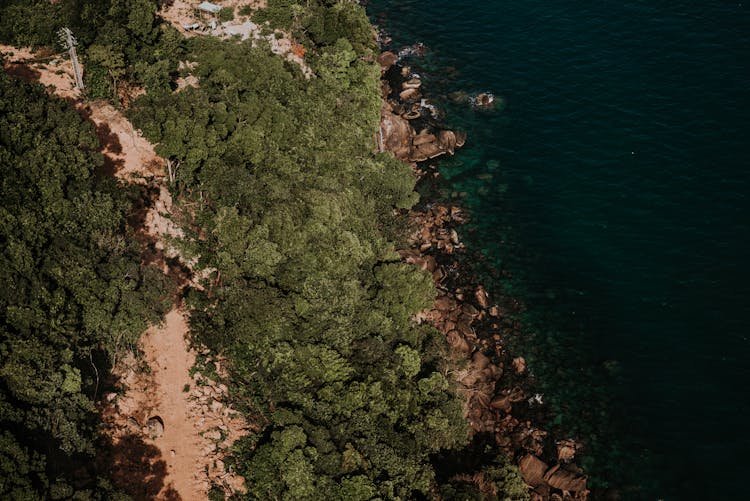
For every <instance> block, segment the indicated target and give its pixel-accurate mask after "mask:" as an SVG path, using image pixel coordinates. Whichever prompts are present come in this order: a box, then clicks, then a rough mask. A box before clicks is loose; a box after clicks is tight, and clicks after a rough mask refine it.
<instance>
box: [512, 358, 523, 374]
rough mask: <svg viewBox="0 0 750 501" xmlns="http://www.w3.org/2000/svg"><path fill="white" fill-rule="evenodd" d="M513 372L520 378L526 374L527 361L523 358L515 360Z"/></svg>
mask: <svg viewBox="0 0 750 501" xmlns="http://www.w3.org/2000/svg"><path fill="white" fill-rule="evenodd" d="M513 370H514V371H516V374H518V375H519V376H520V375H521V374H523V373H524V372H526V359H525V358H523V357H516V358H514V359H513Z"/></svg>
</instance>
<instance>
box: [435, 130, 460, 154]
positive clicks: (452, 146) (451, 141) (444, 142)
mask: <svg viewBox="0 0 750 501" xmlns="http://www.w3.org/2000/svg"><path fill="white" fill-rule="evenodd" d="M438 139H439V141H440V146H441V147H442V148H443V149H444V150H445V151H447V152H448V153H450V154H451V155H453V153H454V152H455V151H456V134H455V133H454V132H453V131H452V130H441V131H440V132H439V133H438Z"/></svg>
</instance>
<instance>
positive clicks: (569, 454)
mask: <svg viewBox="0 0 750 501" xmlns="http://www.w3.org/2000/svg"><path fill="white" fill-rule="evenodd" d="M575 455H576V443H575V442H574V441H573V440H560V441H559V442H557V459H558V460H559V461H570V460H572V459H573V458H574V457H575Z"/></svg>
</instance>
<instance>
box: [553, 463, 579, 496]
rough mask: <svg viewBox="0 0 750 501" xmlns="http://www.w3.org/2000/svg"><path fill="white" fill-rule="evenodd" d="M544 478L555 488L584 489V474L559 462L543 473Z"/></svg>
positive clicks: (572, 490)
mask: <svg viewBox="0 0 750 501" xmlns="http://www.w3.org/2000/svg"><path fill="white" fill-rule="evenodd" d="M544 480H545V481H546V482H547V483H548V484H549V485H550V486H551V487H554V488H555V489H560V490H562V491H571V492H578V491H584V490H586V480H587V478H586V475H584V474H583V473H581V472H580V470H578V469H577V468H575V467H574V466H572V465H570V466H568V465H566V466H563V467H561V466H560V465H559V464H557V465H555V466H553V467H552V468H550V469H549V471H547V472H546V473H545V474H544Z"/></svg>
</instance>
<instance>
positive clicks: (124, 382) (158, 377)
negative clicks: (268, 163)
mask: <svg viewBox="0 0 750 501" xmlns="http://www.w3.org/2000/svg"><path fill="white" fill-rule="evenodd" d="M0 52H3V53H4V54H5V55H6V58H5V68H4V69H5V70H6V71H7V72H8V73H11V74H13V75H15V76H18V77H19V78H23V79H25V80H29V81H38V82H40V83H42V84H44V85H45V86H47V88H48V90H49V91H50V92H51V93H54V94H56V95H58V96H60V97H63V98H66V99H69V100H71V102H73V103H74V105H75V106H76V109H77V110H78V111H79V113H80V114H81V115H82V116H83V117H84V118H86V119H88V120H90V121H91V122H92V123H93V124H94V126H95V127H96V132H97V134H98V136H99V139H100V141H101V145H102V150H101V152H102V153H103V154H104V156H105V163H104V167H103V170H102V172H101V173H100V174H104V175H114V176H116V177H118V178H119V179H121V180H122V181H124V182H127V183H135V184H138V185H141V186H143V193H144V197H146V198H144V200H143V203H142V204H140V208H136V209H137V210H136V211H135V214H136V216H135V217H134V218H131V224H134V225H136V226H137V229H138V231H139V236H140V237H141V238H142V240H143V242H144V249H149V248H150V249H151V251H150V252H151V254H152V255H151V256H148V257H146V256H145V255H144V260H146V261H147V262H149V261H154V262H157V263H158V264H160V265H161V267H162V269H163V271H164V272H165V273H167V274H170V275H173V276H176V277H178V283H180V285H185V284H186V283H187V282H189V281H190V277H192V275H193V274H192V272H191V271H190V265H189V263H185V262H184V261H183V260H182V259H181V257H180V255H179V250H178V249H177V248H176V247H175V246H174V245H172V244H171V243H170V239H171V238H179V237H182V236H183V233H182V230H181V229H180V228H179V226H178V225H177V224H176V223H175V222H174V221H172V219H170V215H171V214H172V213H173V211H174V207H173V200H172V197H171V194H170V192H169V189H168V187H167V184H166V183H167V177H166V173H165V161H164V159H162V158H160V157H159V156H157V155H156V153H155V152H154V147H153V145H151V144H150V143H149V142H148V141H147V140H146V139H144V138H143V137H142V136H141V135H140V133H139V131H137V130H135V129H134V128H133V126H132V124H131V123H130V122H129V121H128V120H127V119H126V118H125V116H124V115H123V114H122V113H121V112H120V111H119V110H117V109H116V108H115V107H113V106H112V105H110V104H109V103H107V102H104V101H95V102H84V101H82V100H81V93H80V91H79V90H78V89H76V87H75V83H74V78H73V71H72V65H71V63H70V61H67V60H64V59H62V58H60V57H59V56H51V57H45V58H41V57H40V54H39V53H34V52H32V51H31V50H29V49H19V48H16V47H11V46H7V45H0ZM193 280H195V279H193ZM187 315H188V313H187V312H186V311H185V309H184V307H183V306H182V305H179V304H178V305H176V306H175V307H174V308H173V309H172V311H170V312H169V313H168V314H167V316H166V318H165V321H164V324H163V325H162V326H159V327H153V328H151V329H148V330H147V331H146V332H145V333H144V334H143V336H142V337H141V340H140V343H139V345H140V346H139V348H140V350H141V352H142V354H143V356H142V357H141V358H139V359H137V358H136V357H135V356H134V355H133V354H130V355H128V356H125V357H124V358H122V359H121V360H120V361H118V362H117V363H116V365H115V367H114V369H113V375H114V376H115V377H116V378H117V382H116V386H119V387H120V388H121V391H119V392H118V393H109V394H107V395H106V396H105V399H104V401H103V402H102V416H103V420H104V424H105V430H106V433H107V434H108V435H109V437H110V439H111V442H112V447H111V448H110V450H109V454H108V456H107V457H106V461H107V462H108V464H111V465H112V466H111V468H112V471H111V472H110V473H111V475H112V478H113V480H114V481H115V482H116V483H117V484H119V486H120V487H121V488H122V489H123V490H125V491H126V492H128V493H129V494H130V495H131V496H133V497H134V498H135V499H138V500H147V499H148V500H151V499H157V500H177V499H182V500H186V501H188V500H204V499H207V497H208V491H209V489H210V488H211V486H212V484H213V485H216V486H217V487H219V488H221V489H223V490H224V492H225V493H227V494H231V493H233V492H236V491H238V490H242V489H243V479H242V478H241V477H239V476H237V475H235V474H234V473H233V472H232V471H231V468H230V467H227V466H226V465H225V463H224V456H225V451H226V450H227V449H228V448H229V447H230V446H231V444H232V443H233V442H234V440H236V439H237V438H239V437H241V436H242V435H244V434H245V433H246V430H247V429H248V425H247V423H246V422H245V421H244V420H243V419H242V418H241V417H240V416H239V415H238V414H237V413H236V411H234V410H232V409H231V405H230V404H229V403H228V401H227V400H228V395H227V392H228V390H227V387H226V386H224V385H223V384H219V383H217V382H214V381H212V380H211V379H209V378H207V377H206V376H204V375H201V374H200V373H196V374H193V375H191V369H192V368H193V367H194V366H195V363H196V356H197V353H196V352H195V350H192V349H191V348H190V346H189V344H188V336H189V327H188V323H187V320H186V317H187ZM203 355H204V356H206V357H207V356H208V352H204V353H203ZM206 357H204V358H205V360H204V361H203V362H204V364H208V365H210V366H211V372H212V373H214V374H217V375H218V376H219V377H222V376H223V375H224V374H223V372H222V370H221V369H222V368H221V361H220V360H214V361H212V360H210V359H208V358H206Z"/></svg>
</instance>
